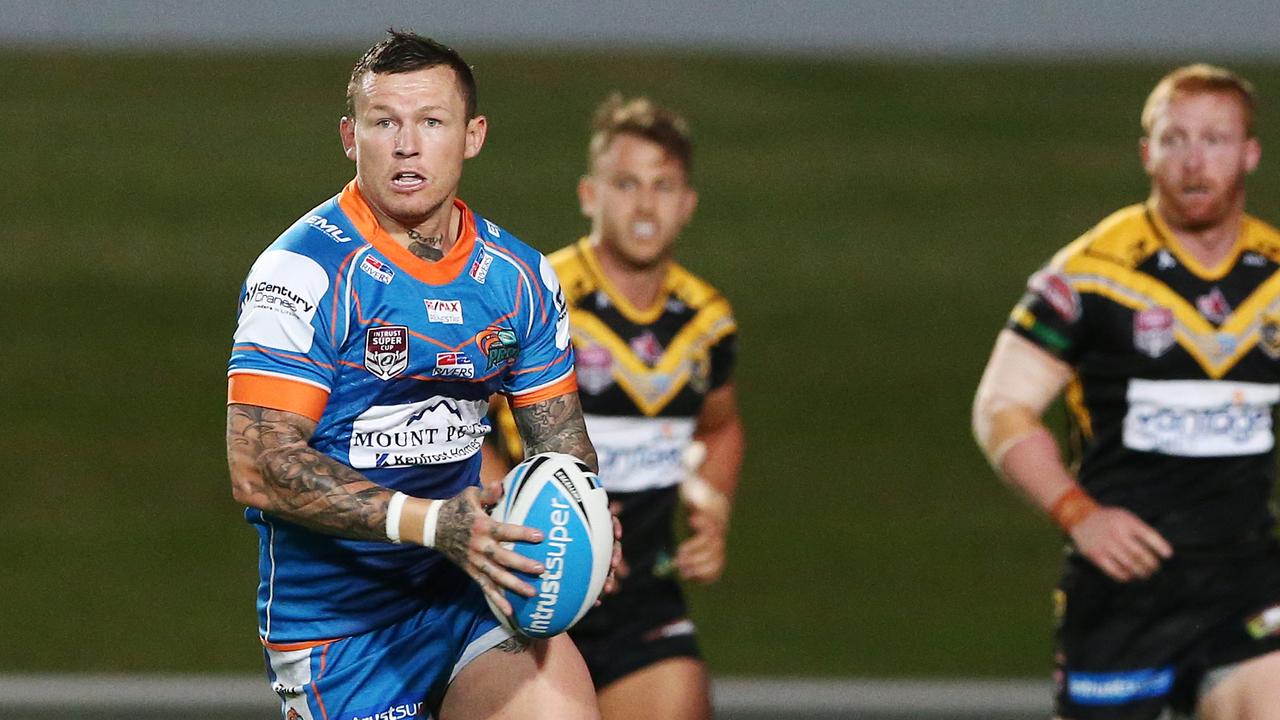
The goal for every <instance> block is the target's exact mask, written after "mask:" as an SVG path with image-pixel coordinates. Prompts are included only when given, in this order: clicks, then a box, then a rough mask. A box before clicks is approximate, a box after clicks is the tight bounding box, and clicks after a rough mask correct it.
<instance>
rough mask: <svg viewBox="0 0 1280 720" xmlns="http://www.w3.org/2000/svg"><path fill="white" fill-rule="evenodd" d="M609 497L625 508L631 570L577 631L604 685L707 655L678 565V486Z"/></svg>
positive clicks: (625, 545)
mask: <svg viewBox="0 0 1280 720" xmlns="http://www.w3.org/2000/svg"><path fill="white" fill-rule="evenodd" d="M609 499H610V500H611V501H616V502H618V503H620V504H621V506H622V507H621V511H620V512H619V513H618V519H619V521H620V522H621V523H622V556H623V559H624V560H625V561H626V563H627V565H628V566H629V567H630V570H631V572H630V574H629V575H627V577H625V578H622V579H620V580H619V589H618V592H617V593H615V594H613V595H609V596H607V597H605V599H604V601H603V602H602V603H601V604H600V605H599V606H598V607H595V608H592V609H591V611H590V612H588V613H587V615H586V616H585V617H584V618H582V620H581V622H579V623H578V624H577V625H575V626H574V627H573V628H572V629H571V630H570V631H569V636H570V637H572V638H573V641H574V642H575V643H576V644H577V645H578V650H579V651H581V652H582V657H583V659H584V660H586V662H587V669H589V670H590V671H591V680H592V682H594V683H595V686H596V689H600V688H603V687H604V686H606V685H608V684H609V683H611V682H614V681H615V680H618V679H619V678H621V677H623V676H625V675H628V674H630V673H633V672H635V671H637V670H640V669H642V668H645V667H648V666H649V665H652V664H654V663H656V662H659V661H661V660H666V659H668V658H673V657H692V658H701V654H700V652H699V650H698V641H697V636H696V634H695V632H694V627H693V623H692V622H691V621H690V620H689V613H688V608H687V606H686V605H685V601H684V594H683V593H682V592H681V591H680V584H679V582H678V581H677V579H676V572H675V569H674V568H673V567H671V557H672V555H674V553H675V541H674V539H673V536H672V524H673V518H674V516H675V509H676V505H677V502H678V500H677V491H676V488H674V487H669V488H662V489H658V490H646V491H643V492H636V493H611V494H610V495H609Z"/></svg>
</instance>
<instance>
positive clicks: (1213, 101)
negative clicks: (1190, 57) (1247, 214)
mask: <svg viewBox="0 0 1280 720" xmlns="http://www.w3.org/2000/svg"><path fill="white" fill-rule="evenodd" d="M1141 150H1142V163H1143V166H1144V167H1145V168H1146V171H1147V174H1148V175H1150V176H1151V191H1152V196H1153V198H1154V199H1155V201H1156V203H1157V206H1158V207H1159V208H1160V211H1161V214H1162V215H1163V216H1164V217H1165V219H1166V220H1167V221H1168V222H1169V223H1170V224H1171V225H1173V226H1174V227H1176V228H1184V229H1187V230H1193V231H1196V230H1204V229H1208V228H1212V227H1214V226H1216V225H1218V224H1220V223H1221V222H1223V221H1224V220H1225V219H1227V218H1228V217H1229V216H1230V215H1231V214H1232V213H1233V212H1240V211H1242V210H1243V208H1244V177H1245V175H1247V174H1249V173H1251V172H1253V170H1254V168H1256V167H1257V166H1258V160H1259V158H1260V157H1261V153H1262V150H1261V147H1260V146H1259V145H1258V141H1257V139H1256V138H1250V137H1248V134H1247V131H1246V129H1245V111H1244V108H1243V107H1241V104H1240V101H1239V100H1238V99H1237V98H1236V97H1235V96H1234V95H1232V94H1230V93H1219V92H1201V93H1177V94H1175V95H1174V96H1173V97H1172V98H1171V99H1170V100H1169V102H1167V103H1166V104H1165V105H1164V106H1163V107H1162V108H1160V110H1159V111H1157V113H1156V114H1155V117H1154V122H1153V123H1152V125H1151V132H1150V135H1149V136H1148V137H1145V138H1143V139H1142V143H1141Z"/></svg>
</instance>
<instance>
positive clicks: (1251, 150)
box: [1244, 137, 1262, 173]
mask: <svg viewBox="0 0 1280 720" xmlns="http://www.w3.org/2000/svg"><path fill="white" fill-rule="evenodd" d="M1244 142H1245V145H1244V171H1245V172H1247V173H1252V172H1253V171H1254V170H1257V169H1258V163H1259V162H1260V161H1261V160H1262V143H1260V142H1258V138H1256V137H1251V138H1249V139H1248V140H1245V141H1244Z"/></svg>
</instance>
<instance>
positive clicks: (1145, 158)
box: [1138, 135, 1153, 175]
mask: <svg viewBox="0 0 1280 720" xmlns="http://www.w3.org/2000/svg"><path fill="white" fill-rule="evenodd" d="M1138 157H1140V158H1142V169H1143V170H1146V171H1147V174H1148V175H1150V174H1152V170H1153V168H1152V167H1151V138H1149V137H1147V136H1146V135H1143V136H1142V137H1140V138H1138Z"/></svg>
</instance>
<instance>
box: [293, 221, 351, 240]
mask: <svg viewBox="0 0 1280 720" xmlns="http://www.w3.org/2000/svg"><path fill="white" fill-rule="evenodd" d="M302 222H304V223H306V224H307V225H310V226H311V227H313V228H315V229H317V230H319V231H320V232H322V233H324V234H325V235H328V236H329V237H330V238H332V239H333V241H334V242H339V243H346V242H351V238H349V237H347V236H346V235H344V234H343V233H342V228H340V227H338V226H337V225H334V224H333V223H331V222H329V221H328V219H326V218H325V217H324V216H323V215H308V216H307V217H305V218H303V220H302Z"/></svg>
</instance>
